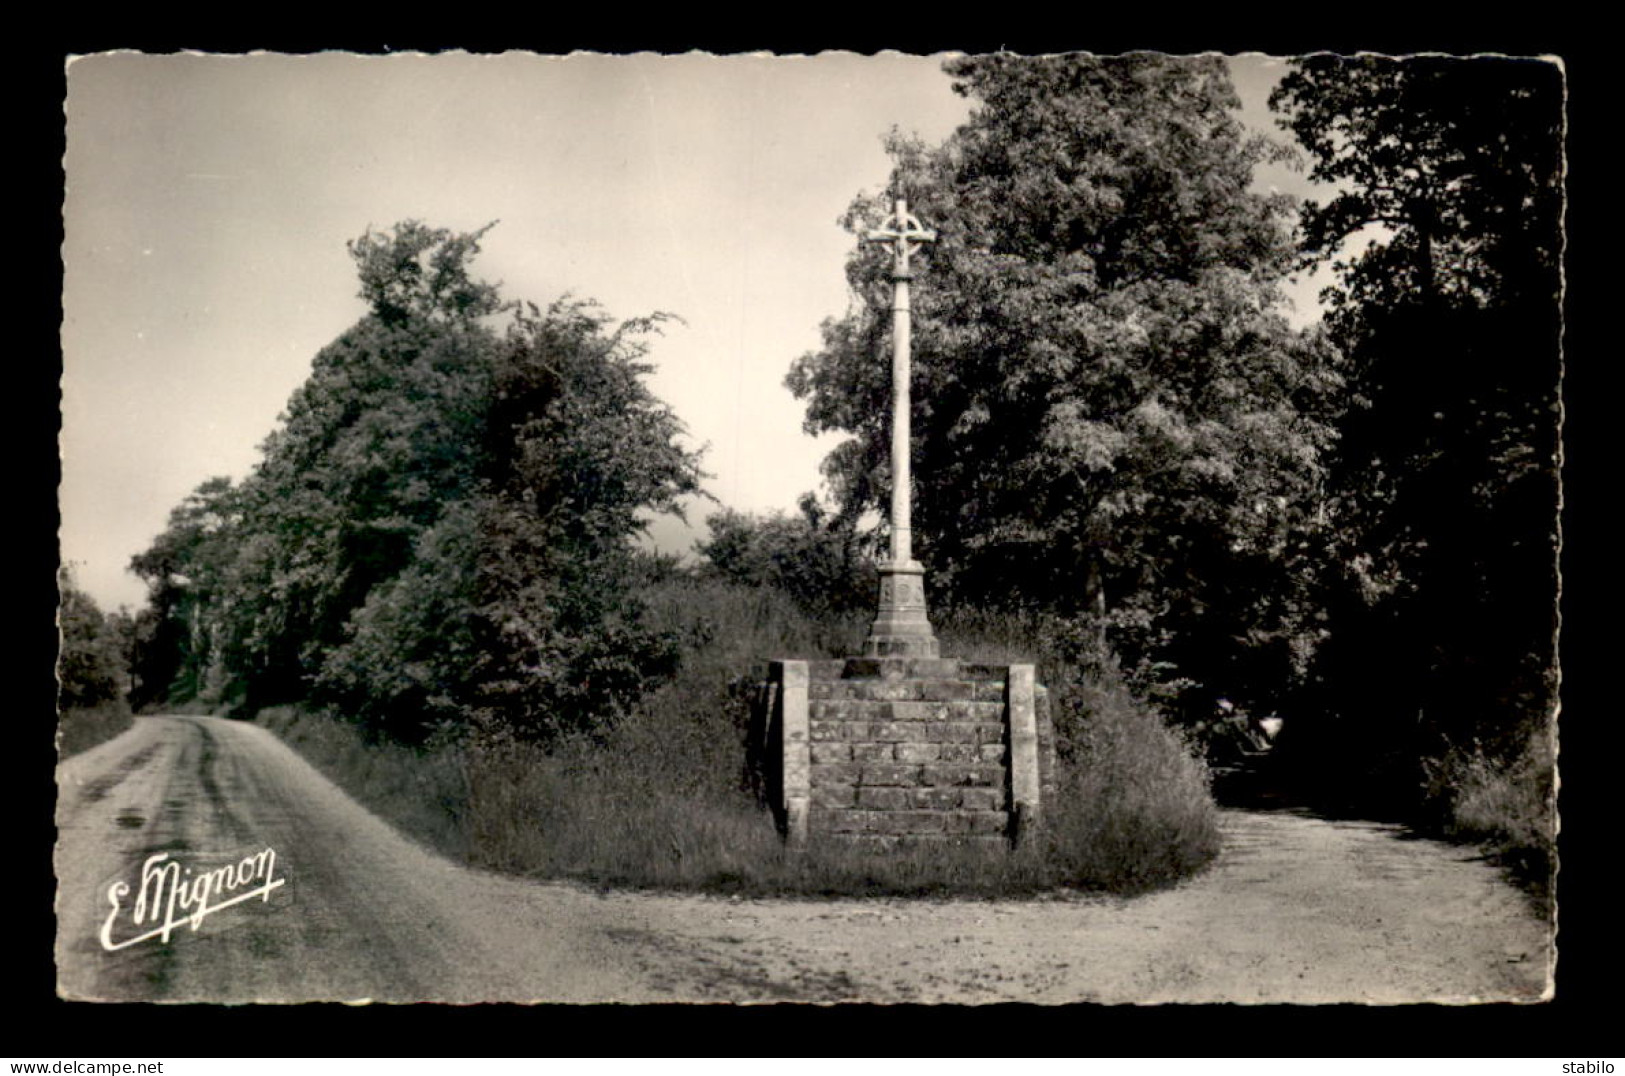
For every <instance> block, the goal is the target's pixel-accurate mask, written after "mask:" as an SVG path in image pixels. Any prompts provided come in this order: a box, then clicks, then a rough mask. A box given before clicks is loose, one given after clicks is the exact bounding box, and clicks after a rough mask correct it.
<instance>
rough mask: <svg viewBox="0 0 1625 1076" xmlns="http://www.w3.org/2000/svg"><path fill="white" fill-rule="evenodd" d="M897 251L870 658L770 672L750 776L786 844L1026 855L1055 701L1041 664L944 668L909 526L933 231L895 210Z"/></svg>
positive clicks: (1049, 770) (1050, 780)
mask: <svg viewBox="0 0 1625 1076" xmlns="http://www.w3.org/2000/svg"><path fill="white" fill-rule="evenodd" d="M864 238H865V240H866V241H869V242H875V243H887V244H890V245H891V247H892V272H891V278H892V283H893V292H892V295H893V299H892V442H891V461H892V500H891V556H890V559H889V560H887V561H886V562H884V563H882V564H881V565H880V611H879V613H878V614H877V615H876V616H875V622H874V627H872V628H871V629H870V631H869V640H868V642H867V644H865V646H864V653H863V655H862V656H854V657H849V658H845V659H833V660H813V661H809V660H801V659H796V658H781V659H778V660H774V661H770V662H769V663H768V667H767V670H766V676H765V677H764V678H762V679H761V680H760V681H759V691H758V694H757V700H756V704H755V705H754V706H753V708H752V714H751V722H752V724H751V739H750V742H751V744H752V748H751V751H752V759H753V760H754V761H752V762H751V771H752V772H753V773H755V774H756V775H757V776H758V778H759V779H760V782H761V784H760V786H759V789H760V792H761V794H762V797H763V799H765V800H766V801H767V803H768V804H769V806H770V807H771V808H772V810H773V816H774V822H775V824H776V825H777V826H778V827H779V831H780V832H781V833H782V834H783V835H784V838H785V841H786V842H787V843H788V844H789V845H791V846H792V847H796V846H802V845H805V844H807V843H808V842H810V841H818V842H826V841H827V842H856V843H857V844H858V846H859V847H867V848H869V849H872V850H886V849H890V848H894V847H897V846H900V845H903V844H912V845H923V846H927V847H929V846H942V847H947V846H953V845H961V844H966V843H971V844H983V845H1000V844H1020V843H1021V842H1023V841H1025V840H1027V838H1028V836H1029V835H1031V834H1032V833H1034V832H1036V831H1037V827H1038V826H1039V824H1040V819H1041V811H1040V808H1041V807H1042V805H1043V804H1044V803H1045V802H1046V801H1047V800H1048V798H1049V797H1050V796H1052V795H1054V790H1055V781H1054V769H1055V762H1054V760H1055V733H1054V725H1053V724H1052V722H1051V721H1050V717H1049V697H1048V694H1047V693H1046V692H1045V691H1044V688H1043V687H1042V685H1040V684H1039V683H1038V682H1037V678H1036V670H1035V669H1034V667H1033V666H1032V665H1025V664H1014V665H982V664H976V663H970V662H965V661H961V660H959V659H957V658H952V657H948V658H945V657H942V656H941V655H940V654H939V652H938V646H937V637H936V635H935V633H934V632H932V630H931V622H930V621H929V620H927V619H926V615H925V569H924V568H922V567H921V566H920V565H919V563H918V562H916V561H915V559H914V555H913V550H912V548H911V544H912V537H913V536H912V534H911V533H910V525H909V474H908V472H909V457H908V450H909V369H908V367H909V340H908V332H909V307H908V284H909V279H910V277H911V276H912V275H913V274H912V273H910V271H909V264H908V263H909V255H910V254H911V253H913V251H914V248H915V247H916V245H918V244H920V243H930V242H933V241H935V239H936V238H937V237H936V233H935V232H932V231H930V230H928V229H926V228H925V227H923V226H921V224H920V222H919V221H918V220H916V219H914V218H913V217H911V216H909V212H908V204H907V203H906V202H904V201H903V200H902V199H901V198H899V199H898V200H897V203H896V206H895V207H894V209H893V212H892V216H891V217H890V219H888V220H887V221H886V222H885V225H884V226H883V227H881V228H877V229H876V230H874V231H872V232H869V233H868V234H867V235H866V236H865V237H864Z"/></svg>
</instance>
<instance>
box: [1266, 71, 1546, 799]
mask: <svg viewBox="0 0 1625 1076" xmlns="http://www.w3.org/2000/svg"><path fill="white" fill-rule="evenodd" d="M1272 104H1273V105H1274V107H1276V108H1277V109H1278V110H1280V111H1281V112H1282V114H1283V116H1284V119H1283V124H1284V125H1286V126H1288V127H1289V128H1290V130H1291V131H1292V132H1293V133H1294V134H1295V135H1296V136H1297V137H1298V139H1299V140H1300V141H1301V142H1302V144H1303V145H1304V146H1305V147H1306V148H1307V150H1308V152H1309V155H1310V159H1311V161H1312V162H1313V171H1312V172H1311V176H1312V177H1313V178H1315V179H1318V180H1321V181H1324V182H1326V183H1331V184H1336V185H1337V186H1336V188H1335V189H1336V192H1337V193H1335V194H1334V195H1333V196H1331V197H1330V198H1329V199H1327V200H1325V201H1324V202H1320V203H1312V204H1310V205H1309V206H1307V207H1306V210H1305V214H1304V219H1303V236H1304V248H1305V251H1306V255H1307V256H1308V258H1310V259H1318V260H1327V259H1332V258H1334V257H1337V256H1338V252H1339V251H1341V250H1345V249H1349V248H1348V247H1347V246H1346V244H1348V243H1349V242H1350V240H1351V239H1370V240H1371V243H1370V245H1369V246H1368V247H1366V248H1365V249H1364V250H1363V251H1362V250H1360V248H1359V244H1358V243H1356V244H1355V245H1354V247H1353V250H1354V253H1353V255H1352V256H1350V255H1347V254H1345V255H1344V258H1345V260H1344V261H1341V262H1339V263H1338V264H1337V268H1338V273H1339V275H1338V281H1339V282H1338V285H1337V286H1336V287H1335V288H1334V289H1332V290H1331V291H1330V292H1329V293H1328V295H1327V299H1328V301H1329V304H1330V312H1329V314H1328V318H1327V324H1328V327H1329V331H1330V333H1331V334H1332V336H1333V337H1334V339H1335V340H1336V342H1337V343H1338V345H1339V346H1340V348H1341V350H1342V352H1343V354H1344V355H1345V366H1344V374H1345V377H1346V379H1347V382H1348V387H1349V407H1348V410H1347V412H1346V413H1345V414H1344V415H1343V416H1342V420H1341V423H1340V432H1341V437H1340V440H1339V442H1338V447H1337V451H1336V453H1335V455H1334V456H1333V457H1332V466H1331V471H1330V484H1329V492H1330V498H1329V500H1328V515H1329V519H1330V522H1331V524H1332V527H1331V530H1330V537H1331V541H1330V544H1329V545H1328V547H1327V549H1326V551H1325V557H1324V559H1325V564H1326V568H1325V570H1324V571H1323V572H1322V576H1321V578H1322V580H1323V582H1324V584H1325V589H1324V591H1323V597H1322V601H1323V602H1324V604H1325V608H1326V612H1327V618H1328V619H1327V624H1328V627H1329V629H1330V637H1329V640H1328V642H1327V645H1326V646H1325V647H1323V648H1322V651H1321V654H1320V660H1319V661H1318V663H1317V666H1316V679H1315V684H1314V688H1315V690H1313V691H1312V692H1311V693H1310V694H1309V695H1308V696H1307V697H1306V699H1305V701H1304V704H1303V706H1304V709H1305V710H1306V711H1308V712H1311V713H1315V714H1320V715H1325V716H1326V718H1327V720H1326V721H1325V722H1323V723H1322V724H1321V725H1320V726H1319V732H1320V734H1321V736H1322V737H1323V740H1324V742H1323V743H1322V744H1321V745H1320V746H1321V747H1322V748H1323V749H1324V752H1325V754H1326V755H1329V756H1336V757H1338V758H1339V759H1340V766H1339V767H1338V768H1339V769H1341V770H1343V771H1345V772H1348V773H1349V774H1350V775H1351V777H1353V778H1354V781H1355V782H1356V783H1359V784H1361V785H1362V786H1363V787H1362V791H1365V792H1372V791H1376V792H1378V793H1380V794H1381V795H1382V796H1385V797H1389V798H1390V799H1391V798H1392V796H1393V794H1394V793H1395V792H1399V793H1401V794H1402V795H1403V796H1406V797H1413V796H1414V794H1415V790H1416V789H1417V787H1418V785H1419V784H1420V783H1422V782H1423V781H1425V780H1427V779H1428V776H1429V773H1430V772H1432V773H1434V775H1435V778H1437V768H1436V763H1434V762H1430V761H1429V760H1438V759H1441V758H1446V759H1447V760H1448V758H1449V756H1450V755H1451V754H1452V752H1456V753H1459V754H1460V755H1462V756H1464V758H1462V759H1457V760H1455V761H1449V762H1447V765H1446V766H1445V769H1446V770H1462V769H1464V768H1467V769H1470V768H1471V767H1470V766H1467V762H1469V761H1473V760H1476V762H1474V763H1473V764H1474V765H1479V764H1482V763H1484V762H1485V761H1486V760H1499V764H1500V765H1501V766H1503V768H1506V769H1512V770H1519V771H1527V772H1531V773H1534V772H1539V773H1543V774H1544V775H1545V780H1546V782H1547V785H1548V788H1549V782H1550V766H1549V757H1548V758H1547V760H1546V761H1547V763H1548V764H1547V765H1534V766H1530V765H1529V764H1528V762H1529V760H1528V759H1527V758H1519V756H1523V755H1525V754H1526V753H1527V752H1530V751H1531V750H1533V751H1534V752H1535V754H1536V755H1539V754H1541V753H1543V752H1548V751H1549V747H1546V748H1542V747H1540V746H1539V744H1538V742H1537V743H1536V745H1535V746H1534V747H1533V748H1532V747H1531V738H1532V737H1533V738H1534V740H1535V741H1539V740H1540V739H1541V738H1543V737H1544V736H1545V735H1546V734H1547V732H1548V729H1547V719H1548V715H1549V713H1550V710H1551V706H1552V703H1553V698H1554V690H1555V684H1554V667H1555V653H1554V645H1555V615H1556V611H1555V596H1556V592H1557V580H1556V524H1557V510H1558V485H1557V481H1558V471H1557V462H1558V414H1557V406H1558V401H1557V390H1558V384H1559V377H1560V365H1559V364H1560V351H1559V342H1560V332H1561V323H1560V316H1561V304H1560V289H1561V278H1560V271H1561V266H1560V258H1561V243H1562V237H1561V214H1562V209H1563V191H1562V129H1563V116H1562V108H1563V87H1562V76H1561V72H1560V70H1559V69H1558V68H1557V66H1556V65H1554V64H1551V63H1546V62H1533V61H1518V60H1504V59H1474V60H1470V61H1463V60H1456V59H1445V58H1416V59H1407V60H1404V61H1397V60H1392V59H1385V58H1378V57H1357V58H1343V57H1330V56H1321V57H1312V58H1309V59H1305V60H1302V61H1299V62H1298V63H1297V64H1295V66H1294V69H1293V71H1292V72H1291V73H1290V74H1288V75H1287V77H1286V78H1285V79H1284V80H1283V81H1282V83H1281V84H1280V86H1279V87H1278V89H1277V90H1276V92H1275V95H1274V98H1273V101H1272ZM1379 669H1380V670H1381V675H1380V676H1378V675H1372V672H1373V670H1379ZM1302 727H1304V728H1311V729H1312V728H1315V727H1316V726H1314V725H1309V726H1302ZM1514 759H1518V761H1517V762H1513V761H1512V760H1514ZM1357 760H1358V762H1357ZM1359 762H1363V763H1364V765H1363V766H1362V765H1360V764H1358V763H1359ZM1374 777H1375V778H1376V780H1373V778H1374ZM1434 783H1435V784H1436V785H1437V784H1444V785H1450V784H1452V783H1453V782H1449V781H1444V782H1440V781H1439V780H1437V779H1435V781H1434ZM1455 783H1459V782H1455ZM1538 798H1539V797H1538V796H1537V797H1536V799H1537V800H1538Z"/></svg>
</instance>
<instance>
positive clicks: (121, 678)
mask: <svg viewBox="0 0 1625 1076" xmlns="http://www.w3.org/2000/svg"><path fill="white" fill-rule="evenodd" d="M57 593H58V595H59V598H60V604H59V606H58V609H57V628H58V630H59V632H60V633H61V644H60V647H59V649H58V654H57V666H56V676H57V702H58V705H59V707H60V708H61V709H64V710H68V709H73V708H76V707H89V706H96V705H98V704H100V703H106V702H114V701H118V700H122V699H123V698H124V695H125V692H126V690H127V688H128V681H129V672H128V669H129V654H128V649H129V645H130V641H131V639H132V638H133V633H134V625H133V624H132V623H131V621H130V619H129V617H127V616H125V615H124V614H123V613H110V614H109V613H103V612H102V611H101V609H100V608H98V607H97V605H96V603H95V601H93V600H92V599H91V597H90V595H88V594H86V593H85V592H84V591H82V590H80V589H79V586H78V584H77V583H76V582H75V581H74V578H73V572H72V570H71V569H69V568H66V567H65V568H63V569H62V571H61V572H60V573H59V574H58V579H57Z"/></svg>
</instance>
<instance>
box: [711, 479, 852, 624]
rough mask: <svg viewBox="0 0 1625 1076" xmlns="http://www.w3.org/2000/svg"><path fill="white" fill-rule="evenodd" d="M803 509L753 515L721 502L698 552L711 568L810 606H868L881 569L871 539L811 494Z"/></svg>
mask: <svg viewBox="0 0 1625 1076" xmlns="http://www.w3.org/2000/svg"><path fill="white" fill-rule="evenodd" d="M798 507H799V509H800V513H799V514H798V515H794V516H790V515H785V514H783V513H773V514H769V515H766V516H752V515H749V514H747V513H744V512H737V511H735V510H733V509H731V508H724V509H722V510H721V511H720V512H717V513H716V514H714V515H712V516H711V517H710V518H709V519H707V520H706V526H707V528H708V529H709V531H710V537H709V538H707V539H706V540H704V541H702V542H700V543H699V544H698V546H697V551H698V552H699V554H700V556H701V557H702V558H704V562H705V565H706V568H707V570H708V571H710V572H712V573H714V574H715V575H717V576H718V577H720V578H722V579H727V580H729V581H731V582H735V583H742V584H745V585H747V586H758V587H774V588H777V589H779V590H782V591H784V592H785V593H786V594H789V595H790V596H791V597H792V598H794V599H795V600H796V602H797V603H798V604H799V605H800V606H801V607H802V608H803V609H804V610H806V611H807V612H809V613H812V614H814V615H818V614H823V613H834V614H840V613H848V612H852V611H854V610H866V611H869V612H873V605H874V600H875V593H876V588H877V586H878V581H879V575H878V573H877V571H876V569H875V556H874V552H875V551H874V549H873V547H872V544H870V543H866V542H864V541H863V539H862V538H861V537H860V536H859V535H858V534H857V533H856V530H855V528H854V527H852V526H851V525H850V524H849V523H843V522H842V521H841V520H839V519H836V518H831V516H830V513H828V512H827V511H826V510H825V509H824V508H823V507H822V506H821V505H819V503H818V500H817V498H816V497H814V496H813V495H811V494H806V495H804V496H803V497H802V498H801V502H800V504H799V505H798Z"/></svg>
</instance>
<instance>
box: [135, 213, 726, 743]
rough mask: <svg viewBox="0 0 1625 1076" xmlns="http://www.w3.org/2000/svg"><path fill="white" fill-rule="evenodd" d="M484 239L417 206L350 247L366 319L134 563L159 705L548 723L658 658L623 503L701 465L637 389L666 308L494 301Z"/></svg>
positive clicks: (400, 729) (666, 655) (650, 498)
mask: <svg viewBox="0 0 1625 1076" xmlns="http://www.w3.org/2000/svg"><path fill="white" fill-rule="evenodd" d="M480 234H481V233H475V234H473V235H454V234H452V233H449V232H447V231H444V230H439V229H431V228H427V227H424V226H423V225H421V224H418V223H416V222H407V223H405V224H401V225H398V226H396V227H395V229H394V230H393V231H392V232H391V233H388V234H377V233H372V232H369V233H368V234H366V235H365V236H363V237H362V238H361V239H359V240H357V241H356V242H354V243H352V244H351V245H350V251H351V254H352V256H353V257H354V258H355V260H356V263H357V266H358V269H359V272H360V278H361V284H362V288H361V294H362V297H363V298H364V299H365V300H366V301H367V302H368V304H369V308H370V309H369V313H368V315H367V316H366V317H364V318H363V319H362V320H361V321H360V322H359V323H357V324H356V325H355V326H354V327H352V328H351V329H350V330H349V331H347V332H346V333H344V334H343V335H342V336H341V337H340V338H339V339H338V340H336V341H335V342H334V343H332V344H331V345H329V346H328V347H326V348H325V349H323V350H322V352H321V353H320V354H318V355H317V356H316V359H315V362H314V364H313V369H312V373H311V376H310V378H309V380H308V381H307V382H306V383H305V384H304V385H303V386H302V387H301V388H300V389H299V390H298V391H297V392H296V393H295V394H294V396H293V399H292V400H291V401H290V403H289V405H288V409H287V412H286V414H285V415H284V417H283V421H282V423H281V425H280V427H279V428H278V429H277V431H276V432H275V433H273V434H272V436H271V437H270V439H269V440H268V441H267V442H266V444H265V446H264V458H263V460H262V461H261V463H260V464H259V465H258V467H256V469H255V470H254V472H253V473H252V474H251V475H250V476H249V477H248V478H247V479H246V480H245V481H244V482H243V483H242V484H241V486H238V487H233V486H232V485H231V484H230V483H229V482H227V481H226V480H224V479H216V480H211V481H210V482H207V483H205V484H204V485H203V486H201V487H199V489H198V490H197V492H196V493H194V494H193V496H192V497H190V498H189V499H188V500H187V501H186V502H185V503H184V504H182V505H181V506H180V507H179V508H177V509H176V511H175V513H174V514H173V515H172V517H171V520H170V527H169V529H168V530H167V531H166V532H165V533H164V534H163V535H161V536H160V537H159V538H158V540H157V541H156V542H155V543H154V545H153V547H152V548H151V549H150V550H148V551H147V552H145V553H143V554H141V555H140V556H138V557H137V558H135V561H134V564H133V567H134V569H135V570H136V571H137V572H138V573H139V574H141V575H142V576H143V577H144V578H145V579H147V580H148V583H149V586H150V588H151V592H152V606H153V610H154V621H153V622H152V623H151V624H150V625H149V629H148V631H147V632H146V642H147V645H146V647H145V648H144V652H143V654H142V662H141V673H142V680H143V691H144V694H145V697H146V698H147V699H148V700H157V699H160V698H163V697H166V696H172V695H175V694H179V695H182V696H189V695H192V694H202V695H204V696H206V697H210V698H213V699H214V700H216V701H220V700H226V701H241V702H243V703H245V704H246V705H247V707H248V708H250V709H256V708H259V707H262V706H265V705H269V704H272V703H277V702H287V701H294V700H304V699H310V700H313V701H316V702H322V703H332V704H335V705H337V706H340V707H342V708H343V710H344V712H346V713H348V714H350V715H353V716H354V717H356V718H357V719H359V720H361V721H362V722H363V723H364V724H366V725H367V726H369V727H371V728H373V729H377V730H387V731H389V732H390V733H391V734H393V735H395V736H397V737H400V738H406V739H412V738H417V737H421V736H422V735H425V734H426V733H427V732H428V731H430V730H431V729H433V728H434V727H436V726H439V725H443V724H446V723H457V724H461V723H464V722H468V721H473V722H475V723H478V724H482V725H484V726H486V727H488V728H490V729H492V730H503V731H506V732H509V733H514V734H517V735H520V736H523V737H527V738H541V739H546V738H549V737H551V736H554V735H556V734H558V733H561V732H564V731H569V730H575V729H592V728H596V727H597V726H598V725H599V724H600V723H602V722H603V721H605V720H606V719H608V718H609V717H610V716H612V715H613V713H614V712H616V711H617V710H618V709H620V708H623V707H624V706H625V705H626V704H627V703H628V702H629V701H630V700H631V699H633V698H635V697H636V696H637V694H638V693H639V692H640V691H641V690H643V688H644V687H645V686H646V684H647V683H648V682H649V681H650V680H651V678H657V677H659V676H661V675H662V674H664V673H665V672H667V671H669V666H670V661H671V655H672V646H671V643H670V641H669V640H664V639H662V638H660V637H658V636H656V635H653V634H651V633H649V632H647V631H645V630H643V629H642V628H640V627H639V626H638V617H637V610H636V602H635V598H634V596H633V595H632V594H631V593H630V589H629V583H628V573H627V572H626V571H625V570H624V565H625V563H626V560H627V558H628V557H630V556H631V538H632V537H633V535H634V534H635V533H637V532H638V531H639V530H640V529H641V527H642V522H641V519H640V516H639V514H638V513H639V512H641V511H645V510H655V511H670V510H675V508H676V505H677V499H678V498H679V497H680V496H681V495H683V494H685V493H688V492H691V491H693V490H695V489H696V488H697V483H698V479H699V472H698V470H697V467H696V459H695V457H694V455H693V454H691V453H689V452H687V451H685V450H684V449H682V448H681V447H680V446H679V445H678V443H677V437H678V435H679V433H680V429H681V428H680V425H679V423H678V421H677V419H676V418H675V416H673V415H672V413H671V412H670V411H669V409H667V408H666V407H665V406H664V405H663V404H661V403H660V402H659V401H658V400H656V399H655V398H654V397H653V396H652V395H651V394H650V393H649V391H648V389H647V388H646V386H645V385H644V383H643V375H644V374H645V373H646V372H647V367H646V366H645V365H644V364H642V363H641V362H640V357H641V355H642V345H641V343H640V337H641V336H642V335H643V334H645V333H647V332H648V331H649V330H651V329H653V328H654V327H655V326H656V324H657V321H656V319H643V320H639V321H633V322H628V323H625V324H622V325H619V326H614V325H612V324H611V323H610V321H609V319H608V318H607V317H605V316H604V315H603V314H602V313H601V312H600V311H598V310H597V309H596V308H594V307H593V306H592V305H591V304H588V303H582V302H562V301H561V302H558V303H555V304H554V305H552V306H551V307H549V308H547V309H546V310H542V309H539V308H537V307H535V306H534V305H529V304H526V305H523V306H519V305H509V304H504V303H503V302H502V300H501V299H500V298H499V296H498V294H497V291H496V289H495V288H494V287H492V286H490V285H488V284H485V283H483V282H480V281H477V280H475V279H474V278H472V277H471V276H470V275H469V262H470V261H471V259H472V258H473V256H474V255H475V254H476V253H477V252H478V250H479V244H478V240H479V236H480ZM499 318H505V319H506V323H505V325H503V326H501V327H500V329H499V328H494V327H493V322H495V321H497V320H498V319H499Z"/></svg>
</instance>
